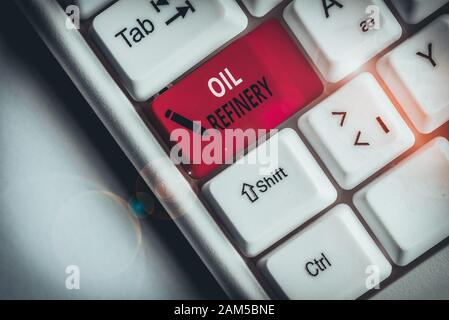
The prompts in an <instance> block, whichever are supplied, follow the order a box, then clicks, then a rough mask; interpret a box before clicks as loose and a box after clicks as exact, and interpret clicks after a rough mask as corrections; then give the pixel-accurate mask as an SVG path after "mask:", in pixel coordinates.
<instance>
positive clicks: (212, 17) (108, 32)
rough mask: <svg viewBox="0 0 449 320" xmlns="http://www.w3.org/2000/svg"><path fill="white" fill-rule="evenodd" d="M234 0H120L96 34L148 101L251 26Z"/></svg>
mask: <svg viewBox="0 0 449 320" xmlns="http://www.w3.org/2000/svg"><path fill="white" fill-rule="evenodd" d="M247 23H248V19H247V17H246V15H245V14H244V13H243V11H242V10H241V9H240V7H239V6H238V4H237V3H236V2H235V1H229V0H208V1H202V0H171V1H149V0H133V1H128V0H121V1H118V2H117V3H115V4H113V5H112V6H111V7H109V8H108V9H107V10H105V11H104V12H102V13H101V14H100V15H98V16H97V17H96V18H95V19H94V21H93V24H92V33H93V37H94V39H95V40H96V41H97V43H98V45H99V46H100V47H101V48H102V49H103V51H104V52H105V54H106V56H107V57H108V58H109V60H110V62H111V63H112V64H113V65H114V66H115V68H116V69H117V71H118V73H119V75H120V77H121V79H122V81H123V82H124V84H125V86H126V88H127V89H128V91H129V92H130V94H131V95H132V96H133V97H134V99H136V100H138V101H144V100H146V99H148V98H150V97H151V96H153V95H154V94H156V93H157V92H159V91H160V90H161V89H163V88H164V87H165V86H166V85H167V84H169V83H170V82H171V81H173V80H175V79H176V78H178V77H179V76H181V75H182V74H183V73H184V72H186V71H187V70H189V69H190V68H191V67H193V66H194V65H195V64H196V63H198V62H200V61H201V60H202V59H203V58H205V57H206V56H207V55H208V54H210V53H212V52H213V51H214V50H216V49H217V48H219V47H220V46H221V45H223V44H224V43H226V42H227V41H229V40H230V39H231V38H233V37H234V36H236V35H237V34H238V33H240V32H241V31H243V30H244V29H245V28H246V25H247Z"/></svg>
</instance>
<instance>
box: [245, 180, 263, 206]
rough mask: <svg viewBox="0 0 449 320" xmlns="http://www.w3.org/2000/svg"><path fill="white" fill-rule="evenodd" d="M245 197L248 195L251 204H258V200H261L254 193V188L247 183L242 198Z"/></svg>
mask: <svg viewBox="0 0 449 320" xmlns="http://www.w3.org/2000/svg"><path fill="white" fill-rule="evenodd" d="M243 195H246V196H247V197H248V199H249V201H251V203H253V202H256V201H257V199H259V196H258V195H257V193H256V192H255V191H254V186H252V185H250V184H247V183H243V187H242V196H243Z"/></svg>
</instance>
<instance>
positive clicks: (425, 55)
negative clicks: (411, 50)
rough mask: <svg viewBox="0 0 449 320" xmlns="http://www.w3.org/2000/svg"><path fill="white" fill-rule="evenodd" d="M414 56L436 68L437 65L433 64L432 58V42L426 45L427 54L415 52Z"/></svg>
mask: <svg viewBox="0 0 449 320" xmlns="http://www.w3.org/2000/svg"><path fill="white" fill-rule="evenodd" d="M416 54H417V55H418V56H420V57H422V58H424V59H427V60H429V62H430V63H431V64H432V66H433V67H434V68H435V67H436V66H437V63H436V62H435V60H434V59H433V56H432V42H431V43H429V44H428V45H427V54H425V53H422V52H417V53H416Z"/></svg>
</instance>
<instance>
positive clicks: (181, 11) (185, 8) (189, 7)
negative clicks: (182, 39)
mask: <svg viewBox="0 0 449 320" xmlns="http://www.w3.org/2000/svg"><path fill="white" fill-rule="evenodd" d="M185 4H186V5H185V6H183V7H176V10H178V13H177V14H175V15H174V16H173V17H171V18H170V19H168V20H167V21H166V22H165V24H166V25H167V26H168V25H170V24H171V23H172V22H173V21H175V20H176V19H178V18H179V17H181V18H183V19H184V17H185V16H186V15H187V12H189V10H191V11H192V12H195V8H194V7H193V6H192V4H191V3H190V1H189V0H186V2H185Z"/></svg>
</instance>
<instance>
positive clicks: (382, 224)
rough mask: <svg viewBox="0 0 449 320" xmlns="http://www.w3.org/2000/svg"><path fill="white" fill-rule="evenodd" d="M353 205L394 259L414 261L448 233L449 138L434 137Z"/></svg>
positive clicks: (361, 195)
mask: <svg viewBox="0 0 449 320" xmlns="http://www.w3.org/2000/svg"><path fill="white" fill-rule="evenodd" d="M354 203H355V205H356V206H357V208H358V209H359V211H360V213H361V214H362V215H363V217H364V219H365V221H366V222H367V223H368V225H369V226H370V228H371V229H372V230H373V232H374V233H375V234H376V236H377V238H378V239H379V240H380V242H381V243H382V245H383V246H384V247H385V249H386V250H387V252H388V254H389V255H390V257H391V258H392V260H393V261H394V262H395V263H396V264H398V265H400V266H404V265H407V264H408V263H410V262H412V261H413V260H415V259H416V258H417V257H419V256H420V255H421V254H423V253H424V252H426V251H427V250H429V249H430V248H432V247H433V246H435V245H436V244H437V243H439V242H440V241H442V240H443V239H445V238H446V237H448V236H449V142H448V141H447V140H446V139H445V138H436V139H434V140H432V141H431V142H429V143H428V144H427V145H425V146H424V147H422V148H421V149H420V150H419V151H417V152H416V153H415V154H413V155H412V156H411V157H410V158H408V159H406V160H405V161H404V162H402V163H401V164H400V165H398V166H397V167H395V168H394V169H392V170H391V171H389V172H387V173H386V174H384V175H383V176H381V177H380V178H378V179H377V180H376V181H374V182H372V183H371V184H369V185H368V186H367V187H365V188H364V189H362V190H361V191H359V192H358V193H356V194H355V196H354Z"/></svg>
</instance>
